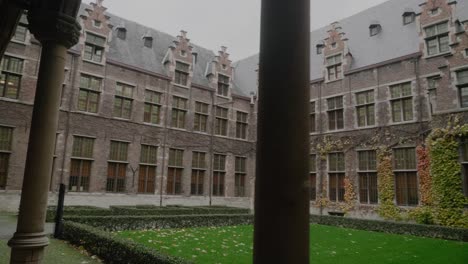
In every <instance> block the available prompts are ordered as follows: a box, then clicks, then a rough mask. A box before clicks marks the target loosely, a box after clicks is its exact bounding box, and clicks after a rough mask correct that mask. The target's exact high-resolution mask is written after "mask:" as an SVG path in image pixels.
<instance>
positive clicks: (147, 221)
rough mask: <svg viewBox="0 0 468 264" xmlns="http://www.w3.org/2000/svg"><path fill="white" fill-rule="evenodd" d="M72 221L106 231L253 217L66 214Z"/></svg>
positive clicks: (236, 221) (241, 222) (232, 222)
mask: <svg viewBox="0 0 468 264" xmlns="http://www.w3.org/2000/svg"><path fill="white" fill-rule="evenodd" d="M65 220H67V221H73V222H76V223H81V224H85V225H90V226H93V227H98V228H101V229H104V230H108V231H121V230H141V229H163V228H187V227H204V226H233V225H249V224H252V223H253V217H252V215H249V214H243V215H178V216H67V217H65Z"/></svg>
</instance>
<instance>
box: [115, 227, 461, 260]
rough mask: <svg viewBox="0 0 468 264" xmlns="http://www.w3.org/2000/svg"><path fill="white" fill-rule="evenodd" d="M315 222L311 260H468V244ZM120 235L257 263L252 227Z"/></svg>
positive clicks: (188, 254)
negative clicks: (253, 260)
mask: <svg viewBox="0 0 468 264" xmlns="http://www.w3.org/2000/svg"><path fill="white" fill-rule="evenodd" d="M310 227H311V228H310V229H311V230H310V240H311V242H310V252H311V259H312V260H313V262H311V263H317V264H328V263H330V264H335V263H340V264H347V263H359V264H362V263H379V264H385V263H398V264H401V263H404V264H411V263H421V264H423V263H424V264H432V263H434V264H435V263H437V264H439V263H450V264H458V263H460V264H466V263H468V243H462V242H454V241H446V240H439V239H429V238H421V237H413V236H401V235H391V234H384V233H377V232H367V231H358V230H352V229H344V228H338V227H329V226H320V225H311V226H310ZM117 235H118V236H121V237H125V238H127V239H132V240H134V241H136V242H138V243H141V244H144V245H146V246H149V247H153V248H155V249H157V250H160V251H162V252H165V253H167V254H170V255H175V256H180V257H184V258H186V259H190V260H193V261H195V262H196V263H223V264H224V263H236V264H241V263H251V257H252V238H253V229H252V226H232V227H208V228H188V229H162V230H154V231H122V232H117Z"/></svg>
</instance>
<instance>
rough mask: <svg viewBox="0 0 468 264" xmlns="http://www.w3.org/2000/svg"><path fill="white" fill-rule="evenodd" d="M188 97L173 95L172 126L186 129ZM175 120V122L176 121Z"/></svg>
mask: <svg viewBox="0 0 468 264" xmlns="http://www.w3.org/2000/svg"><path fill="white" fill-rule="evenodd" d="M188 102H189V101H188V99H186V98H183V97H179V96H175V95H174V96H172V109H171V127H172V128H177V129H185V127H186V123H187V120H186V119H187V112H188ZM181 103H182V104H183V105H181ZM174 121H175V122H174Z"/></svg>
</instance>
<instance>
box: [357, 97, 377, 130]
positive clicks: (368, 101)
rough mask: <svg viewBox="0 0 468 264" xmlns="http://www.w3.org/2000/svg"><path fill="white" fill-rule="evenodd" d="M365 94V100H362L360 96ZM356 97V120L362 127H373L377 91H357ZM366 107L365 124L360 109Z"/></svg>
mask: <svg viewBox="0 0 468 264" xmlns="http://www.w3.org/2000/svg"><path fill="white" fill-rule="evenodd" d="M361 95H365V100H364V102H362V103H361V102H360V96H361ZM355 99H356V122H357V126H358V127H360V128H362V127H371V126H375V121H376V120H375V119H376V118H375V91H374V90H373V89H372V90H367V91H361V92H357V93H355ZM361 109H364V112H365V115H364V124H363V125H361V115H360V110H361Z"/></svg>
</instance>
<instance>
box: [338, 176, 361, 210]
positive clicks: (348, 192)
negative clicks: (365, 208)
mask: <svg viewBox="0 0 468 264" xmlns="http://www.w3.org/2000/svg"><path fill="white" fill-rule="evenodd" d="M344 188H345V194H344V200H345V202H344V204H342V205H341V206H340V207H341V210H343V212H345V213H348V212H349V211H351V210H353V209H354V208H355V207H356V203H357V196H356V193H355V192H354V185H353V181H352V180H351V179H350V178H349V177H347V176H346V177H345V179H344Z"/></svg>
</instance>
